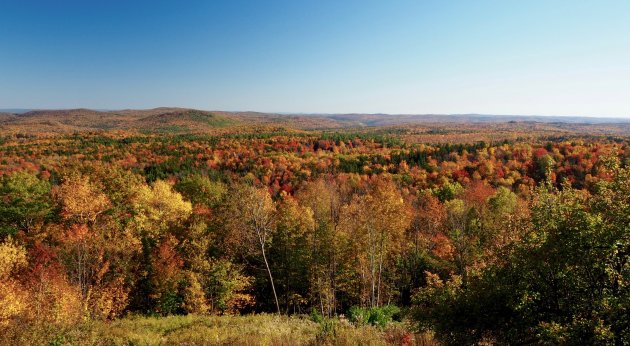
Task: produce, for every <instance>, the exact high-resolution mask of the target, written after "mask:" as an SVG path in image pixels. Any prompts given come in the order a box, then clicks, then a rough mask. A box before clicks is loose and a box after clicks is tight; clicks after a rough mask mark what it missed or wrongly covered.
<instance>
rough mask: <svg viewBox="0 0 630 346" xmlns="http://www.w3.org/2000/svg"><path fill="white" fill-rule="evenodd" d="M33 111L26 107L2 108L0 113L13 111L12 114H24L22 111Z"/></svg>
mask: <svg viewBox="0 0 630 346" xmlns="http://www.w3.org/2000/svg"><path fill="white" fill-rule="evenodd" d="M30 111H32V109H25V108H5V109H3V108H0V113H12V114H22V113H26V112H30Z"/></svg>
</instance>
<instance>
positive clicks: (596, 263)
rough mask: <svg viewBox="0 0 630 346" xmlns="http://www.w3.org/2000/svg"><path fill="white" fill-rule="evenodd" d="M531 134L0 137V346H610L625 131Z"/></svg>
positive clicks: (626, 253)
mask: <svg viewBox="0 0 630 346" xmlns="http://www.w3.org/2000/svg"><path fill="white" fill-rule="evenodd" d="M204 121H205V120H204ZM223 123H226V124H229V123H230V122H229V121H224V120H221V124H223ZM221 126H223V125H221ZM226 126H228V125H226ZM501 126H503V128H502V130H501V131H497V127H501ZM549 126H553V125H543V124H512V125H510V124H503V125H501V124H498V125H497V124H484V125H478V126H477V125H475V126H472V125H462V126H459V125H457V124H451V125H444V124H442V125H440V126H434V127H431V126H430V125H425V126H423V127H414V126H408V127H404V126H403V127H374V128H370V129H363V128H344V129H337V130H334V131H333V130H325V129H298V128H293V127H291V126H284V125H282V126H280V127H279V126H277V125H275V124H274V125H268V124H264V125H261V126H250V127H245V128H244V127H242V125H238V127H237V128H236V129H235V130H233V131H232V130H229V129H227V130H226V129H224V130H221V132H217V131H214V132H213V131H200V132H194V131H183V132H182V131H179V130H177V131H171V130H172V128H171V129H170V130H169V128H163V131H154V132H150V131H133V130H132V129H127V128H125V129H101V130H98V131H96V130H89V131H88V130H84V131H74V132H72V131H69V132H60V133H48V134H46V135H43V134H41V133H28V132H27V131H22V132H20V131H12V132H11V133H9V132H5V134H4V135H3V136H2V138H1V139H0V343H1V344H29V343H42V344H51V345H62V344H104V345H109V344H128V345H131V344H152V343H154V342H156V340H158V339H156V338H158V337H160V338H162V339H159V340H162V341H161V342H162V343H167V344H171V343H177V344H205V343H210V344H212V343H216V344H235V343H236V344H238V343H242V344H259V343H267V344H337V345H342V344H397V345H411V344H416V345H475V344H496V345H511V344H547V345H557V344H566V345H573V344H600V345H627V344H630V327H629V326H630V227H629V225H630V143H629V138H630V137H628V135H627V134H623V133H622V134H619V133H613V134H605V133H603V134H600V135H593V134H585V133H578V132H576V131H569V132H568V131H565V130H562V129H560V130H558V128H555V129H554V130H553V131H552V130H549V128H548V127H549ZM612 128H614V126H612ZM524 129H530V130H531V131H530V130H524ZM604 130H605V129H604ZM604 130H602V131H603V132H605V131H604ZM414 131H415V132H414ZM492 133H497V134H498V135H492ZM462 138H463V139H462ZM225 321H230V322H225ZM222 323H223V324H222ZM265 323H269V325H270V326H273V327H274V328H278V330H275V331H274V332H273V333H276V334H273V333H272V332H269V333H271V334H265V333H267V331H262V330H259V329H255V328H258V327H255V326H258V325H266V324H265ZM229 324H231V325H232V326H240V327H238V328H241V332H240V334H239V333H236V334H235V333H234V331H231V332H228V331H227V330H226V329H221V328H227V327H224V325H229ZM278 325H281V326H282V328H285V329H286V330H285V329H282V328H280V327H278ZM173 326H179V327H177V328H180V327H181V326H194V328H197V329H194V328H193V327H190V328H193V329H194V332H193V331H192V330H193V329H190V330H189V331H190V332H189V333H188V334H185V333H180V334H178V336H177V337H178V338H177V339H168V338H169V337H172V336H173V335H174V334H173V333H172V332H173V331H177V332H181V331H182V330H183V329H181V328H183V327H181V328H180V329H177V328H176V327H173ZM202 327H203V328H202ZM125 328H126V329H125ZM134 328H135V329H134ZM187 328H188V327H187ZM204 328H205V329H204ZM248 328H250V329H251V330H250V329H248ZM269 328H272V327H269ZM149 331H150V332H151V333H156V334H155V335H154V334H151V335H149V336H147V335H144V336H143V334H142V333H149ZM158 331H160V332H158ZM160 333H162V334H160ZM169 333H171V334H169ZM212 333H215V334H216V335H215V336H213V337H212V338H215V339H213V340H215V341H212V340H210V339H209V335H211V334H212ZM230 333H231V334H230ZM300 333H301V334H300ZM158 334H159V336H158ZM212 335H214V334H212ZM143 338H144V339H143ZM248 338H249V339H248ZM158 343H159V342H158Z"/></svg>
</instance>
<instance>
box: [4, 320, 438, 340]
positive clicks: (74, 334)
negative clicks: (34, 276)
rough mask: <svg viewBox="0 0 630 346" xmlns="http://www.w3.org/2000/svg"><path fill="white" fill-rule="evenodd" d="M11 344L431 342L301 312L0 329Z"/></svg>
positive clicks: (394, 329)
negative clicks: (300, 314) (322, 319)
mask: <svg viewBox="0 0 630 346" xmlns="http://www.w3.org/2000/svg"><path fill="white" fill-rule="evenodd" d="M0 344H11V345H435V343H434V342H433V341H432V338H431V337H430V336H428V335H424V336H422V335H413V334H411V333H409V332H408V331H407V330H406V328H405V327H404V326H403V325H402V324H400V323H399V324H393V325H391V326H389V327H388V328H386V329H379V328H376V327H371V326H365V327H355V326H353V325H352V324H350V323H348V322H347V321H345V320H327V321H325V322H323V323H321V324H318V323H315V322H313V321H311V320H309V319H308V318H305V317H286V316H275V315H248V316H194V315H188V316H170V317H143V316H132V317H127V318H124V319H119V320H116V321H111V322H86V323H83V324H79V325H76V326H72V327H67V328H59V327H52V326H21V327H20V328H17V327H16V328H13V329H11V330H5V331H3V332H0Z"/></svg>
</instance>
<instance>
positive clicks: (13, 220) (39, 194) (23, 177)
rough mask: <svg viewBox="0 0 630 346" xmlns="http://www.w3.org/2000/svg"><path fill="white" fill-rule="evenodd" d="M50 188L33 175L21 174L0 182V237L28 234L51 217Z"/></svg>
mask: <svg viewBox="0 0 630 346" xmlns="http://www.w3.org/2000/svg"><path fill="white" fill-rule="evenodd" d="M50 190H51V186H50V183H48V182H47V181H45V180H42V179H40V178H38V177H37V175H35V174H34V173H30V172H26V171H20V172H15V173H13V174H10V175H7V176H4V177H2V180H1V181H0V238H4V237H6V235H11V234H15V233H16V232H17V231H26V232H29V231H31V230H32V229H33V227H35V226H36V225H37V224H38V223H41V222H43V221H44V220H46V219H47V218H49V217H50V216H52V211H53V209H52V205H53V203H52V201H51V196H50Z"/></svg>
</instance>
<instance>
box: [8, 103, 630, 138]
mask: <svg viewBox="0 0 630 346" xmlns="http://www.w3.org/2000/svg"><path fill="white" fill-rule="evenodd" d="M436 124H466V125H470V126H472V125H474V124H480V126H481V125H483V124H515V125H514V126H517V125H519V124H520V125H519V126H521V127H523V126H524V124H530V125H529V126H530V127H532V126H533V125H532V124H541V125H544V126H546V127H547V128H549V129H550V130H554V129H560V130H566V129H570V130H571V131H573V130H579V132H582V133H590V132H593V133H598V134H606V133H611V134H616V135H619V134H622V135H630V119H623V118H590V117H565V116H514V115H483V114H455V115H439V114H279V113H259V112H225V111H203V110H196V109H188V108H165V107H163V108H154V109H142V110H137V109H125V110H113V111H103V110H92V109H65V110H6V111H5V112H2V111H0V132H2V133H6V134H10V133H17V132H21V133H72V132H77V131H79V132H80V131H104V130H124V131H139V132H149V133H202V132H210V131H217V130H220V129H229V128H233V129H235V130H238V127H240V126H267V127H269V126H271V127H276V128H285V129H297V130H323V129H341V128H362V127H377V126H390V127H391V126H410V125H423V126H434V125H436ZM595 125H600V126H598V127H597V126H595ZM451 126H452V125H451Z"/></svg>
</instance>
